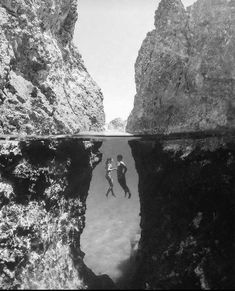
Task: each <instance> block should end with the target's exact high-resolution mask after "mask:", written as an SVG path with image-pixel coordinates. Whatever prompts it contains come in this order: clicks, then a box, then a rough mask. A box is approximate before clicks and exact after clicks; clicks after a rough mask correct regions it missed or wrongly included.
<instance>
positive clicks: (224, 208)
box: [129, 136, 235, 290]
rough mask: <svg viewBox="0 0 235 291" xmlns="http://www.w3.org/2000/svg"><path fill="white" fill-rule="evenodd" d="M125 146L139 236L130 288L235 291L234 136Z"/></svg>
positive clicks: (134, 142)
mask: <svg viewBox="0 0 235 291" xmlns="http://www.w3.org/2000/svg"><path fill="white" fill-rule="evenodd" d="M129 143H130V146H131V148H132V153H133V157H134V159H135V162H136V169H137V172H138V174H139V195H140V204H141V213H140V215H141V224H140V225H141V229H142V230H141V239H140V242H139V249H138V251H137V256H136V260H137V261H136V268H137V270H136V271H135V274H134V277H133V278H132V284H131V286H130V287H131V288H133V289H147V290H169V289H170V290H182V289H189V290H192V289H193V290H194V289H202V290H218V289H234V287H235V276H234V259H235V256H234V254H235V237H234V229H235V199H234V198H235V197H234V187H235V139H234V137H228V136H227V137H226V136H224V137H213V138H212V137H211V138H203V136H201V138H198V139H183V138H182V139H178V140H168V141H167V140H152V141H150V140H149V141H144V140H142V141H130V142H129Z"/></svg>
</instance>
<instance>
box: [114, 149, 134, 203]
mask: <svg viewBox="0 0 235 291" xmlns="http://www.w3.org/2000/svg"><path fill="white" fill-rule="evenodd" d="M122 159H123V156H122V155H118V156H117V161H118V162H117V178H118V182H119V184H120V185H121V187H122V189H123V190H124V192H125V197H126V195H127V193H128V198H129V199H130V198H131V192H130V190H129V188H128V186H127V184H126V176H125V175H126V172H127V167H126V165H125V164H124V162H123V161H122Z"/></svg>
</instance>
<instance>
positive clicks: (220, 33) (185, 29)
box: [127, 0, 235, 133]
mask: <svg viewBox="0 0 235 291" xmlns="http://www.w3.org/2000/svg"><path fill="white" fill-rule="evenodd" d="M135 79H136V88H137V94H136V96H135V102H134V108H133V110H132V113H131V115H130V116H129V119H128V124H127V131H128V132H144V133H171V132H182V131H198V130H208V129H227V128H234V127H235V1H233V0H229V1H227V0H198V1H197V2H196V3H195V4H193V5H192V6H191V7H189V8H188V9H187V10H186V9H185V8H184V6H183V4H182V2H181V1H180V0H162V1H161V2H160V4H159V7H158V9H157V11H156V15H155V29H154V30H153V31H151V32H150V33H148V34H147V37H146V38H145V40H144V42H143V44H142V47H141V49H140V51H139V55H138V58H137V61H136V64H135Z"/></svg>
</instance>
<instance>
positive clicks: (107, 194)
mask: <svg viewBox="0 0 235 291" xmlns="http://www.w3.org/2000/svg"><path fill="white" fill-rule="evenodd" d="M110 191H111V188H110V187H109V189H108V191H107V193H106V197H107V198H108V196H109V192H110Z"/></svg>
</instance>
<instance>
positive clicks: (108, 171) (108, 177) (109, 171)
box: [105, 158, 117, 197]
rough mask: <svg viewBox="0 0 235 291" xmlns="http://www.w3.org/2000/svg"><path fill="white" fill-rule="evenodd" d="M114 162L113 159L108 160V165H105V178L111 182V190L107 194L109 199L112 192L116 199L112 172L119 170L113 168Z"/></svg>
mask: <svg viewBox="0 0 235 291" xmlns="http://www.w3.org/2000/svg"><path fill="white" fill-rule="evenodd" d="M112 162H113V159H112V158H108V159H107V160H106V163H105V170H106V174H105V178H106V179H107V181H108V182H109V189H108V191H107V193H106V196H107V197H108V196H109V193H110V192H111V193H112V195H113V196H114V197H116V196H115V194H114V192H113V178H112V175H111V172H112V171H114V170H117V169H115V168H113V167H112Z"/></svg>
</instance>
